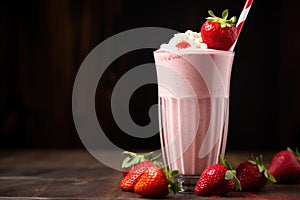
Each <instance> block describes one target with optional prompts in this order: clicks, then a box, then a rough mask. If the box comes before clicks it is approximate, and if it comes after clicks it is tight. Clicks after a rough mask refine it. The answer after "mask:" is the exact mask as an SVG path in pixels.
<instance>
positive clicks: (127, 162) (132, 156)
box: [121, 151, 161, 168]
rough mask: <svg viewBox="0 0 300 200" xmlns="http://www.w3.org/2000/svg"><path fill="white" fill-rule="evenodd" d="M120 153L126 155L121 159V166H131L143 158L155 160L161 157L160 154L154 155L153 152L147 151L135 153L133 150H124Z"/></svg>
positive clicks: (143, 159)
mask: <svg viewBox="0 0 300 200" xmlns="http://www.w3.org/2000/svg"><path fill="white" fill-rule="evenodd" d="M122 154H123V155H125V156H127V157H126V158H124V160H123V161H122V165H121V166H122V168H128V167H131V166H133V165H136V164H138V163H140V162H143V161H145V160H149V161H156V160H158V159H159V158H160V157H161V154H158V155H154V152H149V153H146V154H137V153H134V152H129V151H124V152H123V153H122Z"/></svg>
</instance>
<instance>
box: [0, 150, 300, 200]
mask: <svg viewBox="0 0 300 200" xmlns="http://www.w3.org/2000/svg"><path fill="white" fill-rule="evenodd" d="M248 155H249V153H248V152H228V153H227V154H226V156H225V157H226V158H227V159H228V160H230V161H231V163H232V165H233V166H236V165H237V164H238V163H239V162H242V161H244V160H246V159H247V158H248ZM263 155H264V156H265V164H266V165H268V163H269V162H270V160H271V158H272V156H273V155H274V154H272V153H264V154H263ZM121 176H122V173H121V172H119V171H116V170H114V169H110V168H108V167H106V166H104V165H103V164H101V163H100V162H99V161H97V160H96V159H94V158H93V157H92V156H91V155H90V154H89V153H88V152H87V151H84V150H41V151H38V150H31V151H28V150H26V151H21V150H18V151H15V150H14V151H0V199H20V200H21V199H22V200H23V199H46V200H47V199H143V198H141V197H140V196H138V195H136V194H134V193H130V192H123V191H121V190H120V189H119V186H118V185H119V182H120V180H121ZM214 198H216V197H214ZM221 198H227V199H241V198H249V199H260V200H261V199H275V200H279V199H294V200H296V199H297V200H298V199H300V185H299V184H294V185H283V184H275V185H271V184H268V185H267V186H266V187H265V188H263V189H262V190H261V191H260V192H255V193H249V192H230V193H228V194H227V195H226V196H224V197H221ZM221 198H220V199H221ZM167 199H212V197H200V196H196V195H194V194H176V195H174V194H172V195H168V196H167Z"/></svg>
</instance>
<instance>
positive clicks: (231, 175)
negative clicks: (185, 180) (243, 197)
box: [194, 156, 241, 196]
mask: <svg viewBox="0 0 300 200" xmlns="http://www.w3.org/2000/svg"><path fill="white" fill-rule="evenodd" d="M219 160H220V164H214V165H211V166H209V167H207V168H206V169H205V170H204V171H203V172H202V174H201V176H200V178H199V180H198V182H197V184H196V187H195V191H194V192H195V194H197V195H202V196H211V195H222V194H225V193H227V192H230V191H232V190H233V189H234V188H236V189H237V190H241V185H240V183H239V180H238V179H237V177H236V172H235V170H232V167H231V165H230V164H229V162H227V161H226V160H224V159H223V158H222V157H221V156H220V159H219Z"/></svg>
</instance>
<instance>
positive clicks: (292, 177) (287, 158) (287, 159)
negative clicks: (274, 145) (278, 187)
mask: <svg viewBox="0 0 300 200" xmlns="http://www.w3.org/2000/svg"><path fill="white" fill-rule="evenodd" d="M269 172H270V174H272V175H273V176H274V177H275V178H276V180H277V181H278V182H281V183H294V182H300V153H299V151H298V148H296V152H293V150H291V149H290V148H287V150H284V151H280V152H279V153H277V154H276V155H275V156H274V157H273V159H272V162H271V165H270V167H269Z"/></svg>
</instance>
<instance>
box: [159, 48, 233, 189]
mask: <svg viewBox="0 0 300 200" xmlns="http://www.w3.org/2000/svg"><path fill="white" fill-rule="evenodd" d="M154 58H155V64H156V70H157V77H158V85H159V89H158V91H159V95H158V96H159V104H160V110H159V118H160V130H161V131H160V139H161V146H162V154H163V159H164V162H165V163H166V164H168V165H169V166H170V168H171V170H179V173H180V175H179V176H177V177H176V180H177V182H178V183H179V184H180V185H181V187H182V189H183V192H193V191H194V187H195V184H196V183H197V181H198V179H199V176H200V175H201V173H202V171H203V170H204V169H205V168H206V167H207V166H209V165H212V164H215V163H217V162H218V158H219V155H224V153H225V147H226V139H227V130H228V107H229V88H230V76H231V69H232V63H233V58H234V52H232V51H220V50H205V51H203V50H199V51H186V50H184V51H176V52H170V51H163V50H157V51H155V52H154Z"/></svg>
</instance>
